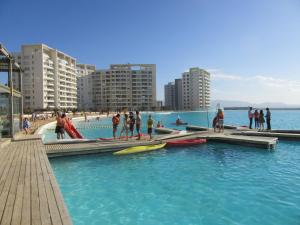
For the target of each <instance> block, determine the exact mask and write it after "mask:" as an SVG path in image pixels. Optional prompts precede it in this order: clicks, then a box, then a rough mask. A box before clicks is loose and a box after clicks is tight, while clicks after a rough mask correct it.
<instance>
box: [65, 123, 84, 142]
mask: <svg viewBox="0 0 300 225" xmlns="http://www.w3.org/2000/svg"><path fill="white" fill-rule="evenodd" d="M65 131H66V132H67V133H68V135H69V136H70V137H71V138H72V139H82V138H83V137H82V136H81V134H80V133H79V132H78V131H77V130H76V128H75V127H74V125H73V124H72V123H71V122H70V120H66V123H65Z"/></svg>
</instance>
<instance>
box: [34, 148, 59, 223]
mask: <svg viewBox="0 0 300 225" xmlns="http://www.w3.org/2000/svg"><path fill="white" fill-rule="evenodd" d="M37 146H38V147H39V148H40V147H41V146H40V145H37ZM38 154H39V155H38V156H37V157H39V160H41V158H42V157H43V156H42V155H43V154H45V153H44V152H43V149H40V150H39V152H38ZM41 169H42V174H43V179H44V184H45V189H46V195H47V199H48V206H49V211H50V214H51V219H52V223H53V224H55V225H56V224H57V225H62V224H63V223H62V220H61V217H60V213H59V209H58V205H57V202H56V199H55V195H54V193H53V189H52V185H51V181H50V176H49V174H48V171H47V168H46V165H45V161H44V159H43V158H42V160H41Z"/></svg>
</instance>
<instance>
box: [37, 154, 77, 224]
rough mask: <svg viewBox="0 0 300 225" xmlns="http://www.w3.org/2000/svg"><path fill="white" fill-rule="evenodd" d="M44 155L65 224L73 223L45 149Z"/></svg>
mask: <svg viewBox="0 0 300 225" xmlns="http://www.w3.org/2000/svg"><path fill="white" fill-rule="evenodd" d="M42 156H43V158H44V165H45V166H46V168H47V172H48V175H49V177H50V181H51V185H52V189H53V192H54V195H55V198H56V201H57V205H58V208H59V212H60V216H61V219H62V222H63V224H64V225H72V221H71V219H70V216H69V213H68V210H67V207H66V205H65V203H64V200H63V197H62V194H61V192H60V189H59V186H58V183H57V181H56V178H55V176H54V172H53V170H52V168H51V165H50V163H49V160H48V158H47V155H46V152H45V150H44V154H43V155H42Z"/></svg>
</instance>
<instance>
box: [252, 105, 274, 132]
mask: <svg viewBox="0 0 300 225" xmlns="http://www.w3.org/2000/svg"><path fill="white" fill-rule="evenodd" d="M248 118H249V129H252V124H253V119H254V128H255V129H259V130H264V129H265V128H264V124H265V122H267V130H271V112H270V109H269V108H266V115H264V111H263V110H258V109H255V110H254V112H253V108H252V107H250V108H249V110H248ZM265 118H266V119H265Z"/></svg>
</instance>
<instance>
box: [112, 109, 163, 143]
mask: <svg viewBox="0 0 300 225" xmlns="http://www.w3.org/2000/svg"><path fill="white" fill-rule="evenodd" d="M120 124H121V129H120V136H119V138H122V135H123V133H124V132H125V135H126V136H125V138H126V140H128V136H129V132H130V135H131V137H133V134H134V128H135V129H136V132H137V140H140V139H141V136H142V135H141V125H142V117H141V114H140V112H139V111H136V112H135V115H134V113H133V112H129V114H127V113H125V114H124V117H123V119H122V121H121V115H120V114H119V113H118V114H117V115H115V116H113V118H112V125H113V138H114V139H116V133H117V130H118V126H119V125H120ZM153 125H154V120H153V119H152V116H151V115H149V116H148V120H147V131H148V132H147V133H148V135H149V137H150V140H151V139H152V133H153ZM162 126H163V125H162V124H161V122H158V123H157V127H162Z"/></svg>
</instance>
